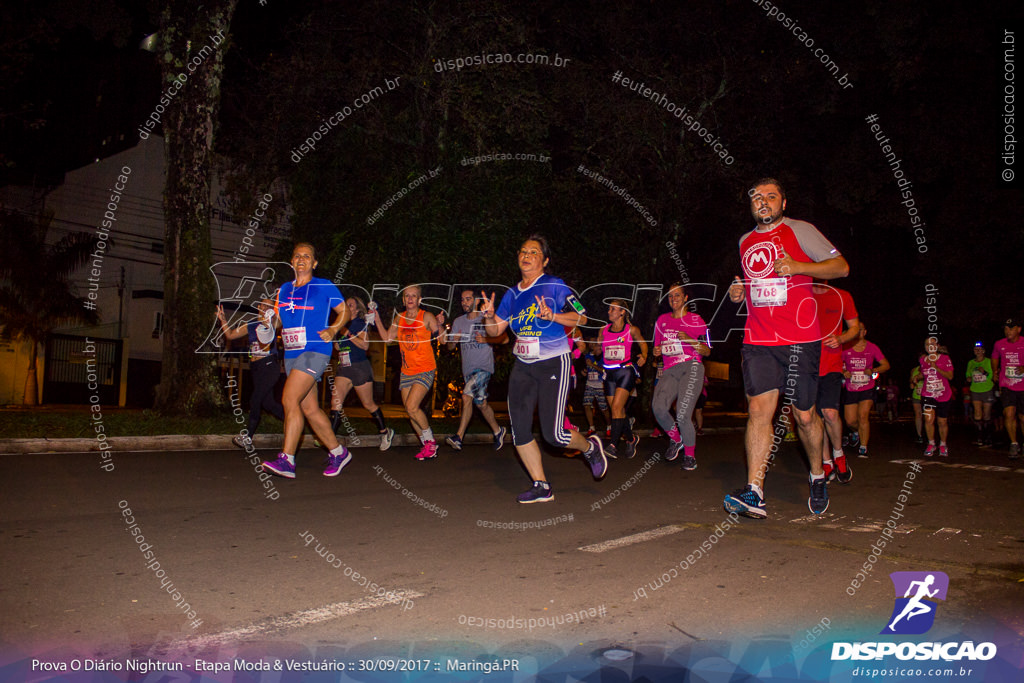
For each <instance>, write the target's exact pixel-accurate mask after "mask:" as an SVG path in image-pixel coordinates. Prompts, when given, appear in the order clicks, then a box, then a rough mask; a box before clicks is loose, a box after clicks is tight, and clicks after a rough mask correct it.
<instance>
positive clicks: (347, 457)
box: [324, 446, 352, 477]
mask: <svg viewBox="0 0 1024 683" xmlns="http://www.w3.org/2000/svg"><path fill="white" fill-rule="evenodd" d="M341 449H342V450H341V455H334V454H333V453H328V454H327V467H325V468H324V476H325V477H336V476H338V475H339V474H341V471H342V470H343V469H345V465H347V464H348V463H349V462H350V461H351V460H352V452H351V451H350V450H349V449H347V448H345V447H344V446H342V447H341Z"/></svg>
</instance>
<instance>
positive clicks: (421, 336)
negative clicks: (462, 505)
mask: <svg viewBox="0 0 1024 683" xmlns="http://www.w3.org/2000/svg"><path fill="white" fill-rule="evenodd" d="M420 297H421V291H420V288H419V286H418V285H409V286H408V287H406V288H405V289H404V290H403V291H402V302H403V303H404V304H405V311H403V312H401V313H397V312H396V315H395V319H394V320H393V321H392V323H391V326H390V327H388V328H387V329H385V328H384V323H382V322H381V319H380V316H377V317H376V318H377V319H376V322H377V332H379V333H380V336H381V338H382V339H384V340H385V341H389V342H392V341H397V342H398V350H399V351H401V354H402V381H401V383H400V385H399V387H400V389H401V392H402V404H403V405H404V406H405V412H406V414H408V416H409V421H410V422H412V426H413V429H415V430H416V433H417V434H419V437H420V441H421V442H422V443H423V449H422V450H421V451H420V452H419V453H417V454H416V459H417V460H430V459H432V458H436V457H437V442H436V441H435V440H434V433H433V431H432V430H431V429H430V423H429V422H428V421H427V415H426V413H424V412H423V410H422V409H421V408H420V403H422V402H423V397H424V396H426V395H427V392H428V391H430V388H431V387H432V386H433V385H434V376H435V374H436V371H437V361H436V360H435V359H434V347H433V346H432V345H431V343H430V342H431V339H432V338H433V337H435V336H436V335H437V333H438V330H439V329H440V325H441V324H443V321H444V313H441V314H439V317H440V319H441V320H440V321H438V318H435V317H434V314H433V313H430V312H428V311H424V310H423V309H421V308H420Z"/></svg>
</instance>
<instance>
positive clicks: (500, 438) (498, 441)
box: [494, 427, 505, 451]
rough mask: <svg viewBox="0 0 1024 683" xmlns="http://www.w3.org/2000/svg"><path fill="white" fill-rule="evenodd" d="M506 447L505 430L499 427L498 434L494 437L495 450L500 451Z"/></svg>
mask: <svg viewBox="0 0 1024 683" xmlns="http://www.w3.org/2000/svg"><path fill="white" fill-rule="evenodd" d="M504 445H505V428H504V427H498V433H497V434H495V435H494V450H496V451H500V450H501V447H502V446H504Z"/></svg>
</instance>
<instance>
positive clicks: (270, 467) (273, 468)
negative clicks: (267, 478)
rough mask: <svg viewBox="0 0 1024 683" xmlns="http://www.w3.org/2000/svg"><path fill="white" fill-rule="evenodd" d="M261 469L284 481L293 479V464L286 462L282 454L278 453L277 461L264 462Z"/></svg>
mask: <svg viewBox="0 0 1024 683" xmlns="http://www.w3.org/2000/svg"><path fill="white" fill-rule="evenodd" d="M263 469H264V470H266V471H267V472H270V473H271V474H276V475H277V476H279V477H284V478H285V479H294V478H295V463H293V462H291V461H290V460H288V456H287V455H285V454H284V453H278V454H277V460H264V461H263Z"/></svg>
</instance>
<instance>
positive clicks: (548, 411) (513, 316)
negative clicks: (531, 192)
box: [481, 235, 608, 503]
mask: <svg viewBox="0 0 1024 683" xmlns="http://www.w3.org/2000/svg"><path fill="white" fill-rule="evenodd" d="M549 260H550V249H549V247H548V242H547V240H546V239H545V238H543V237H541V236H540V235H531V236H530V237H529V238H527V240H526V241H525V242H523V244H522V246H521V247H520V248H519V253H518V262H519V271H520V273H521V279H520V281H519V283H518V284H517V285H516V286H515V287H513V288H512V289H510V290H508V291H507V292H506V293H505V296H504V297H502V299H501V304H499V306H498V308H497V310H495V307H494V294H491V296H490V297H489V298H488V297H487V295H486V294H483V305H482V307H481V313H483V314H484V320H485V322H486V327H487V334H488V336H491V337H497V336H500V335H501V334H502V333H503V332H505V330H506V329H509V330H511V331H512V333H513V334H514V335H516V342H515V347H514V349H513V353H514V354H515V356H516V362H515V365H514V366H513V368H512V375H511V376H510V377H509V382H508V414H509V420H510V422H511V423H512V443H514V444H515V447H516V451H517V452H518V454H519V457H520V458H521V459H522V461H523V465H524V466H525V467H526V470H527V472H529V474H530V476H531V477H532V478H533V486H532V487H531V488H530V490H529V491H526V492H524V493H521V494H519V497H518V500H519V502H520V503H542V502H547V501H549V500H554V498H555V496H554V494H553V493H552V491H551V485H550V484H548V482H547V479H546V477H545V476H544V465H543V464H542V463H541V456H540V446H539V445H538V444H537V440H536V439H535V438H534V436H533V413H534V410H535V409H536V410H538V411H539V413H540V426H541V433H542V434H543V435H544V440H545V441H547V442H548V443H550V444H552V445H554V446H558V447H561V448H570V449H574V450H578V451H582V452H583V457H584V458H585V459H586V461H587V464H588V465H590V470H591V474H593V476H594V479H601V478H602V477H604V475H605V472H606V471H607V470H608V460H607V458H606V457H605V454H604V447H603V446H602V444H601V439H600V438H598V437H597V436H596V435H594V436H591V437H589V438H587V437H584V436H583V435H582V434H580V433H579V432H577V431H575V430H568V429H566V428H565V425H564V419H565V404H566V400H567V399H568V396H569V382H570V378H571V376H572V360H571V358H570V349H571V345H570V343H569V332H570V331H571V330H572V329H573V328H575V327H578V326H579V325H582V324H583V323H585V322H586V321H587V317H586V312H585V311H584V310H583V306H582V304H580V302H579V301H578V300H577V299H576V297H575V296H574V295H573V293H572V290H571V289H569V287H567V286H566V284H565V283H564V282H562V280H560V279H558V278H557V277H554V276H552V275H548V273H547V265H548V262H549ZM555 311H558V312H557V313H556V312H555Z"/></svg>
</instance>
